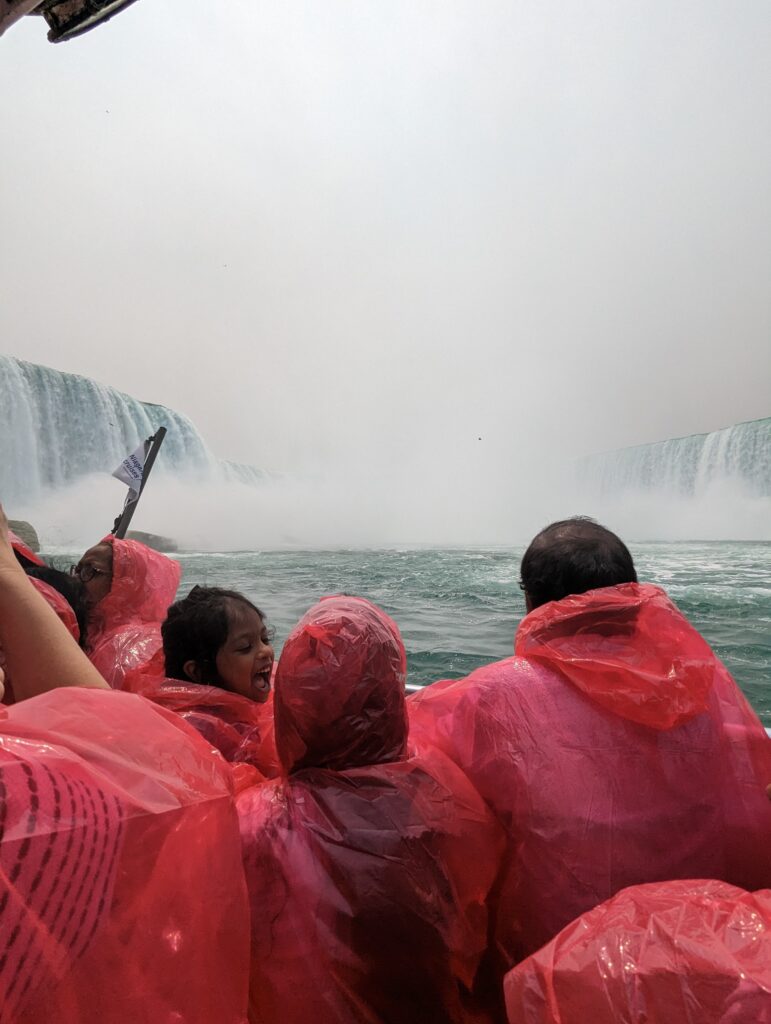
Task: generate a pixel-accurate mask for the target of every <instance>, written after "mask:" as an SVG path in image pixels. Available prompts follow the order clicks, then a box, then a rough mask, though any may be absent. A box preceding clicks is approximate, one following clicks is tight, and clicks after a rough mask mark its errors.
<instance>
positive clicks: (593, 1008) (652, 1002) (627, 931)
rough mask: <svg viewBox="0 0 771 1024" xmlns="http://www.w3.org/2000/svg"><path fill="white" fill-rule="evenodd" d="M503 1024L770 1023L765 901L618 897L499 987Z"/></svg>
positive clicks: (704, 887)
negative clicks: (505, 1023) (505, 1020)
mask: <svg viewBox="0 0 771 1024" xmlns="http://www.w3.org/2000/svg"><path fill="white" fill-rule="evenodd" d="M505 993H506V1005H507V1009H508V1019H509V1024H642V1022H645V1024H771V892H770V891H768V890H765V891H760V892H755V893H748V892H744V891H743V890H742V889H736V888H734V887H733V886H730V885H726V884H725V883H724V882H711V881H680V882H660V883H657V884H654V885H640V886H635V887H633V888H631V889H625V890H624V891H623V892H621V893H619V894H618V895H617V896H615V897H614V898H613V899H612V900H610V901H609V902H608V903H604V904H603V905H602V906H600V907H595V909H594V910H590V911H589V912H588V913H587V914H584V916H583V917H581V918H579V920H578V921H575V922H573V923H572V924H570V925H568V926H567V928H565V929H564V930H563V931H562V932H560V934H559V935H558V936H557V937H556V938H555V939H553V940H552V942H550V943H549V944H548V946H546V947H545V948H544V949H541V950H540V951H539V952H537V953H535V954H534V955H533V956H531V957H529V958H528V959H527V960H525V961H524V962H523V963H521V964H520V965H519V966H518V967H516V968H515V969H514V970H513V971H512V972H511V973H510V974H509V975H508V976H507V978H506V982H505Z"/></svg>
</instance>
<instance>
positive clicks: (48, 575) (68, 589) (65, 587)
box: [25, 565, 88, 647]
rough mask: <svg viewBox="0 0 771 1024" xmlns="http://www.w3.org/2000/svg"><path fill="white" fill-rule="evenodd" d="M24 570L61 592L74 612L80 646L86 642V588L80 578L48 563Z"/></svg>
mask: <svg viewBox="0 0 771 1024" xmlns="http://www.w3.org/2000/svg"><path fill="white" fill-rule="evenodd" d="M25 572H26V573H27V575H28V576H33V577H34V578H35V579H36V580H42V582H43V583H47V584H48V586H49V587H52V588H53V589H54V590H55V591H56V592H57V593H59V594H61V595H62V597H63V598H64V600H65V601H66V602H67V604H68V605H69V606H70V608H72V610H73V612H74V613H75V621H76V622H77V624H78V629H79V630H80V639H79V641H78V642H79V643H80V646H81V647H82V646H83V645H84V644H85V642H86V628H87V626H88V605H87V604H86V588H85V587H84V586H83V584H82V583H81V582H80V580H79V579H77V578H76V577H75V576H70V574H69V573H68V572H61V571H60V570H59V569H53V568H51V566H50V565H33V566H32V567H31V568H29V569H25Z"/></svg>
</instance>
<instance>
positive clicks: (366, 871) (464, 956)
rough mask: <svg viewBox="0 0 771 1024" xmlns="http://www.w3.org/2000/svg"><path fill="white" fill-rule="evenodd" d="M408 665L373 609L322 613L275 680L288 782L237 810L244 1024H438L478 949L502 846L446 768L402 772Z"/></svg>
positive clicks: (294, 641) (346, 604)
mask: <svg viewBox="0 0 771 1024" xmlns="http://www.w3.org/2000/svg"><path fill="white" fill-rule="evenodd" d="M404 680H405V654H404V647H403V645H402V642H401V639H400V637H399V633H398V630H397V628H396V626H395V625H394V623H392V622H391V620H390V619H389V618H388V617H387V616H386V615H385V614H384V613H383V612H381V611H380V610H379V609H377V608H375V607H374V606H373V605H371V604H369V602H367V601H364V600H362V599H358V598H352V597H340V598H331V599H328V600H325V601H322V602H321V603H320V604H318V605H316V606H315V607H314V608H312V609H311V611H309V612H308V613H307V615H305V616H304V618H303V619H301V621H300V623H299V624H298V625H297V626H296V627H295V629H294V630H293V632H292V633H291V635H290V636H289V638H288V640H287V642H286V644H285V646H284V650H283V653H282V655H281V658H280V661H279V666H278V671H277V674H276V696H275V719H276V742H277V746H278V752H279V756H280V759H281V763H282V765H283V768H284V770H285V771H286V773H287V778H285V779H282V780H278V781H273V782H268V783H265V784H263V785H262V786H258V787H255V788H253V789H250V790H248V791H247V792H246V793H243V794H242V795H241V796H240V797H239V799H238V810H239V816H240V819H241V834H242V839H243V844H244V863H245V867H246V877H247V885H248V887H249V890H250V899H251V906H252V979H251V997H250V1020H251V1021H252V1024H258V1022H260V1024H261V1022H266V1024H267V1022H270V1024H275V1022H276V1021H281V1024H308V1021H310V1020H312V1021H313V1022H314V1024H385V1022H389V1024H391V1022H397V1021H398V1022H399V1024H418V1022H419V1024H439V1022H442V1024H448V1022H459V1021H467V1020H484V1019H485V1018H484V1017H483V1016H480V1017H471V1016H467V1015H466V1011H465V1010H464V1008H463V1005H462V1002H463V999H464V997H465V992H466V989H467V988H471V986H472V985H473V983H474V977H475V971H476V968H477V964H478V962H479V959H480V956H481V954H482V953H483V951H484V949H485V946H486V942H487V912H486V907H485V901H486V899H487V896H488V891H489V889H490V886H491V884H492V881H493V878H494V875H495V872H496V868H497V866H498V857H499V853H500V844H501V835H500V832H499V829H498V827H497V826H496V824H495V822H494V820H493V818H492V816H491V815H490V813H489V811H487V809H486V808H485V806H484V803H483V801H482V800H481V799H480V797H479V796H478V794H477V793H476V792H475V791H474V789H473V788H472V787H471V786H470V784H469V783H468V781H467V780H466V779H465V778H464V776H463V774H462V773H461V772H459V771H458V769H457V768H456V767H455V766H454V765H452V764H451V763H450V762H449V761H447V760H440V759H438V758H437V760H436V761H435V762H434V763H433V764H432V765H431V766H430V767H429V766H427V765H426V764H424V763H423V762H422V761H421V760H420V759H418V758H410V757H407V751H406V733H407V723H406V712H405V705H404Z"/></svg>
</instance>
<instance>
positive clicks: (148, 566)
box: [89, 534, 182, 644]
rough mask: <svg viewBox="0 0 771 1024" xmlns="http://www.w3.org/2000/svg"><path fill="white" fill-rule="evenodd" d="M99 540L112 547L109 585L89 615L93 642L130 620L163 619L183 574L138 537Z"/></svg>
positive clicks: (155, 621)
mask: <svg viewBox="0 0 771 1024" xmlns="http://www.w3.org/2000/svg"><path fill="white" fill-rule="evenodd" d="M100 543H101V544H109V545H110V546H111V547H112V586H111V587H110V592H109V594H107V596H106V597H104V598H102V600H101V601H100V602H99V604H97V605H96V606H95V608H94V609H93V610H92V612H91V615H90V617H89V638H90V642H91V643H92V644H93V643H94V642H96V641H97V640H98V639H100V634H103V633H105V632H108V631H111V630H113V629H119V628H120V627H121V626H125V625H127V624H128V623H130V622H151V623H159V622H162V621H163V620H164V619H165V618H166V612H167V611H168V608H169V605H170V604H171V603H172V602H173V600H174V598H175V596H176V593H177V588H178V586H179V581H180V579H181V577H182V568H181V566H180V565H179V563H178V562H175V561H174V560H173V559H171V558H168V557H167V556H166V555H163V554H161V552H160V551H154V550H153V549H152V548H148V547H147V546H146V545H144V544H140V543H139V542H138V541H135V540H120V539H119V538H118V537H113V536H112V534H108V535H107V536H106V537H103V538H102V540H101V541H100Z"/></svg>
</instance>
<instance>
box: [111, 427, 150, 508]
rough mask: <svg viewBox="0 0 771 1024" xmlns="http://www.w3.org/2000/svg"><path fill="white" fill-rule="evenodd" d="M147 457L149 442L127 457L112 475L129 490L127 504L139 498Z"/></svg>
mask: <svg viewBox="0 0 771 1024" xmlns="http://www.w3.org/2000/svg"><path fill="white" fill-rule="evenodd" d="M146 455H147V441H143V442H142V443H141V444H140V446H139V447H138V448H137V450H136V451H135V452H132V453H131V455H129V456H127V457H126V458H125V459H124V460H123V462H121V464H120V465H119V466H118V468H117V469H116V470H115V472H114V473H113V474H112V475H113V476H114V477H117V478H118V480H121V481H122V482H123V483H124V484H126V486H127V487H128V489H129V493H128V497H127V499H126V501H127V502H129V501H134V500H135V499H136V498H138V497H139V491H140V488H141V487H142V476H143V474H144V471H145V456H146Z"/></svg>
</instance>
